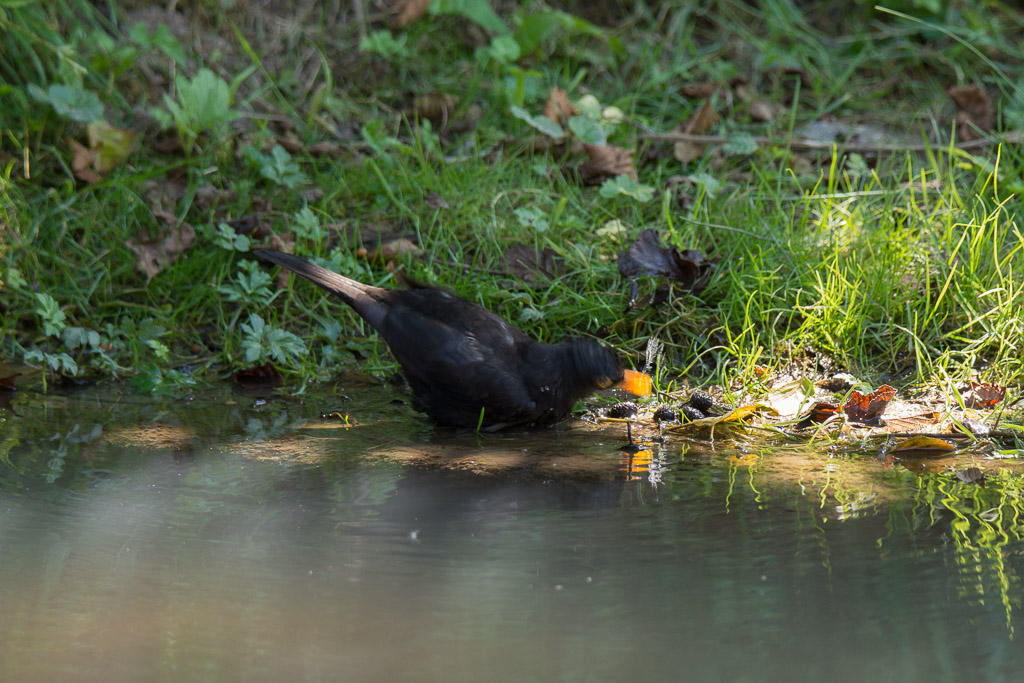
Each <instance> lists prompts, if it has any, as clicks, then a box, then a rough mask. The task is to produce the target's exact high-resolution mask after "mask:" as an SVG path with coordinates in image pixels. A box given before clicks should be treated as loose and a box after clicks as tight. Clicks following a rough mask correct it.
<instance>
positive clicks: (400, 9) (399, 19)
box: [391, 0, 431, 28]
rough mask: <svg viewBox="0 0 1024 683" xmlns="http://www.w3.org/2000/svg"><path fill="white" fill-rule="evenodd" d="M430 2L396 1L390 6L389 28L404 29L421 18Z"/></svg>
mask: <svg viewBox="0 0 1024 683" xmlns="http://www.w3.org/2000/svg"><path fill="white" fill-rule="evenodd" d="M430 2H431V0H397V2H395V4H394V5H392V6H391V12H392V14H393V16H392V17H391V28H405V27H406V26H408V25H409V24H411V23H412V22H414V21H416V20H417V19H419V18H420V17H422V16H423V15H424V14H425V13H426V11H427V8H428V7H430Z"/></svg>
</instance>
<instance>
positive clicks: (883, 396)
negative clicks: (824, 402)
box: [843, 384, 896, 422]
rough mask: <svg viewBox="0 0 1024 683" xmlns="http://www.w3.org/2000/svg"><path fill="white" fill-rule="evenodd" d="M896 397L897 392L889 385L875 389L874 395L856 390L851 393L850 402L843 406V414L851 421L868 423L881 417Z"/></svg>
mask: <svg viewBox="0 0 1024 683" xmlns="http://www.w3.org/2000/svg"><path fill="white" fill-rule="evenodd" d="M895 395H896V390H895V389H894V388H892V387H891V386H889V385H888V384H883V385H882V386H880V387H878V389H875V391H874V393H871V394H867V395H865V394H862V393H860V392H859V391H856V390H854V391H853V392H851V393H850V400H848V401H847V402H846V403H844V404H843V412H845V413H846V416H847V417H848V418H850V419H851V420H856V421H857V422H867V421H868V420H874V419H875V418H877V417H880V416H881V415H882V413H884V412H885V409H886V408H887V407H888V405H889V401H891V400H892V397H893V396H895Z"/></svg>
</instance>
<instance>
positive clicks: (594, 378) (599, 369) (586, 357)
mask: <svg viewBox="0 0 1024 683" xmlns="http://www.w3.org/2000/svg"><path fill="white" fill-rule="evenodd" d="M570 355H571V357H572V361H573V365H574V366H575V368H576V376H577V377H578V378H579V379H580V382H581V383H588V384H590V386H591V388H597V389H607V388H608V387H611V386H614V385H618V386H619V387H620V388H622V389H625V390H626V391H629V392H631V393H633V394H636V395H638V396H646V395H647V394H649V393H651V378H650V377H648V376H647V375H645V374H643V373H642V372H634V371H632V370H623V369H622V363H621V362H620V361H619V357H618V355H617V354H616V353H615V352H614V351H613V350H611V349H610V348H608V347H607V346H605V345H604V344H602V343H600V342H599V341H597V340H594V339H588V338H579V339H573V340H571V341H570Z"/></svg>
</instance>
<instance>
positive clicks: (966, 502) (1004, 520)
mask: <svg viewBox="0 0 1024 683" xmlns="http://www.w3.org/2000/svg"><path fill="white" fill-rule="evenodd" d="M916 502H917V503H918V504H919V505H922V506H927V507H926V509H927V511H928V520H929V523H930V524H932V525H934V524H936V523H938V522H940V521H941V520H940V519H937V515H936V511H937V510H941V509H945V510H948V511H949V512H950V513H951V514H952V515H953V519H952V520H951V521H950V525H949V526H950V537H951V538H952V539H953V542H954V543H955V544H956V561H957V565H958V567H959V569H960V572H959V574H960V578H961V587H960V595H961V597H964V598H967V599H968V600H972V599H973V600H976V601H977V602H979V603H980V604H985V597H986V595H989V594H990V593H991V591H992V590H993V589H994V590H998V595H999V600H1000V602H1001V604H1002V605H1003V608H1004V609H1005V611H1006V628H1007V629H1008V630H1009V632H1010V635H1011V637H1012V636H1013V624H1012V620H1011V617H1012V614H1013V604H1014V601H1013V599H1012V598H1011V595H1012V593H1011V589H1012V588H1014V587H1017V588H1019V587H1020V585H1021V579H1020V577H1019V576H1017V575H1016V574H1015V573H1014V571H1013V568H1012V567H1009V566H1007V564H1006V560H1005V558H1006V554H1007V553H1008V552H1011V551H1012V544H1016V543H1020V542H1021V540H1022V535H1021V513H1022V510H1024V480H1022V478H1021V477H1020V476H1019V475H1015V474H1013V473H1011V472H1009V471H1007V470H1000V471H997V472H991V473H989V475H988V477H987V478H986V480H985V485H984V487H982V486H978V485H975V484H964V483H962V482H959V481H957V480H956V479H953V478H950V477H949V476H941V475H934V476H931V477H927V478H922V479H921V480H920V486H919V488H918V493H917V495H916ZM918 510H920V508H918ZM986 568H989V569H990V571H991V572H992V573H993V574H994V575H995V579H996V580H995V581H994V582H991V583H990V582H987V581H986V580H985V578H986V577H985V569H986Z"/></svg>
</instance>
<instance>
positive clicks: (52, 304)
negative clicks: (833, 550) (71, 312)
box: [22, 292, 78, 391]
mask: <svg viewBox="0 0 1024 683" xmlns="http://www.w3.org/2000/svg"><path fill="white" fill-rule="evenodd" d="M35 297H36V308H35V314H36V317H37V318H38V319H39V322H40V323H41V324H42V328H43V334H45V335H46V336H47V337H59V336H60V334H61V333H62V332H63V331H64V328H65V321H66V320H67V316H65V315H64V311H62V310H60V304H58V303H57V300H56V299H54V298H53V297H52V296H50V295H49V294H46V293H45V292H41V293H37V294H36V295H35ZM22 359H23V360H24V361H25V362H26V363H41V364H42V365H43V367H44V372H43V391H46V380H47V373H46V372H45V370H46V369H48V370H49V372H52V373H54V374H58V373H59V374H64V375H71V376H72V377H74V376H75V375H77V374H78V363H76V362H75V360H74V359H73V358H72V357H71V356H70V355H68V354H67V353H64V352H61V353H51V352H49V351H45V350H43V349H40V348H39V347H32V348H31V349H29V350H27V351H25V352H24V353H23V355H22Z"/></svg>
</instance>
